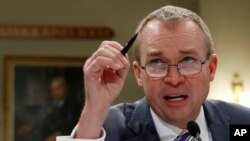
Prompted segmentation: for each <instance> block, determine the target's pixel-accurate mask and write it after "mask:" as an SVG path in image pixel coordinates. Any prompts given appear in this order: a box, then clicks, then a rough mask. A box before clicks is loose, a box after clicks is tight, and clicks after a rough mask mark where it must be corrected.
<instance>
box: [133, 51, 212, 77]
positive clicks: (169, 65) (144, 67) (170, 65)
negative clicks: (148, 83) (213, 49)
mask: <svg viewBox="0 0 250 141" xmlns="http://www.w3.org/2000/svg"><path fill="white" fill-rule="evenodd" d="M210 56H211V54H210V53H208V55H207V57H206V59H205V60H204V61H201V60H199V59H194V60H196V61H199V62H200V64H201V65H200V70H199V71H198V72H197V73H194V74H190V75H183V74H182V73H181V72H180V71H179V70H180V68H178V65H179V62H178V63H177V64H167V63H165V64H167V70H166V72H167V73H166V74H165V75H164V76H162V77H152V76H150V75H149V74H148V73H147V70H146V66H147V65H148V64H149V63H148V64H146V65H145V66H142V65H141V63H140V60H139V58H137V62H138V64H139V66H140V68H141V69H143V70H144V71H145V74H146V75H147V76H148V77H150V78H155V79H161V78H164V77H166V76H167V75H168V69H169V68H170V67H172V66H174V67H175V66H176V67H177V70H178V72H179V74H180V75H182V76H186V77H188V76H193V75H196V74H199V73H200V72H201V71H202V66H203V65H204V64H205V63H206V61H207V60H208V59H209V58H210Z"/></svg>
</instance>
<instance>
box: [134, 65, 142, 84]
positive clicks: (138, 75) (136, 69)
mask: <svg viewBox="0 0 250 141" xmlns="http://www.w3.org/2000/svg"><path fill="white" fill-rule="evenodd" d="M133 69H134V74H135V78H136V81H137V84H138V86H140V87H142V79H141V73H142V71H141V69H140V66H139V64H138V62H137V61H134V62H133Z"/></svg>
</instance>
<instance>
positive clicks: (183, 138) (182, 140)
mask: <svg viewBox="0 0 250 141" xmlns="http://www.w3.org/2000/svg"><path fill="white" fill-rule="evenodd" d="M192 139H193V137H192V136H191V135H190V134H189V133H188V132H186V133H184V134H182V135H180V136H179V137H178V138H177V140H178V141H192Z"/></svg>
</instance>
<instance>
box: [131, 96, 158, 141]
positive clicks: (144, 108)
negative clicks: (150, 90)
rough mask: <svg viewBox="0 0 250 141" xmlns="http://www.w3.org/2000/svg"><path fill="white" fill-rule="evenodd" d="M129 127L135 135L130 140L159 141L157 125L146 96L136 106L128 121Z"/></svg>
mask: <svg viewBox="0 0 250 141" xmlns="http://www.w3.org/2000/svg"><path fill="white" fill-rule="evenodd" d="M128 128H129V129H130V130H131V131H132V132H134V133H135V136H134V137H132V138H129V139H128V141H159V137H158V134H157V131H156V129H155V125H154V122H153V119H152V116H151V114H150V108H149V105H148V101H147V99H146V98H145V97H144V98H143V99H142V100H141V101H140V102H139V103H138V106H137V107H136V109H135V111H134V112H133V114H132V115H131V118H130V120H129V121H128Z"/></svg>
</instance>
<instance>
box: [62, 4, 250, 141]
mask: <svg viewBox="0 0 250 141" xmlns="http://www.w3.org/2000/svg"><path fill="white" fill-rule="evenodd" d="M136 33H138V36H137V39H136V42H135V43H136V48H135V52H134V53H135V61H134V62H133V69H134V74H135V77H136V80H137V83H138V85H139V86H140V87H141V88H142V89H143V90H144V93H145V98H143V99H141V100H139V101H137V102H136V103H133V104H120V105H116V106H113V107H111V108H109V107H110V105H111V104H112V102H113V101H114V100H115V99H116V97H117V96H118V95H119V93H120V91H121V89H122V86H123V83H124V80H125V78H126V75H127V72H128V69H129V60H128V56H127V55H125V56H123V55H122V54H121V53H120V50H121V49H122V48H123V47H122V46H121V45H120V44H119V43H117V42H114V41H105V42H103V43H102V44H101V46H100V47H99V49H98V50H97V51H96V52H95V53H94V54H93V55H92V56H91V57H90V58H89V59H88V60H87V61H86V63H85V65H84V74H85V78H84V79H85V95H86V103H85V107H84V109H83V111H82V114H81V117H80V120H79V123H78V126H77V127H76V128H75V130H74V131H73V134H72V136H71V137H58V141H59V140H64V141H66V140H72V141H73V140H74V139H71V138H75V139H77V140H78V141H79V140H81V139H83V140H82V141H86V140H88V139H93V140H104V139H105V140H107V141H135V140H137V141H173V140H178V139H179V135H181V134H182V133H183V132H186V131H187V123H188V122H189V121H196V122H197V123H198V125H199V127H200V128H201V134H200V137H201V139H202V140H203V141H212V140H213V141H222V140H223V141H226V140H229V125H230V124H250V109H248V108H245V107H242V106H239V105H233V104H229V103H225V102H222V101H208V100H206V98H207V95H208V93H209V85H210V82H211V81H213V79H214V76H215V72H216V67H217V61H218V60H217V56H216V54H215V53H214V47H213V41H212V38H211V35H210V33H209V30H208V28H207V26H206V24H205V23H204V22H203V20H202V19H201V18H200V17H199V16H197V15H196V14H195V13H193V12H191V11H189V10H186V9H183V8H179V7H174V6H165V7H162V8H160V9H158V10H156V11H154V12H152V13H151V14H149V15H148V16H147V17H146V18H145V19H144V20H143V21H142V22H141V24H140V25H139V26H138V28H137V31H136ZM241 115H244V116H241ZM84 139H86V140H84Z"/></svg>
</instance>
